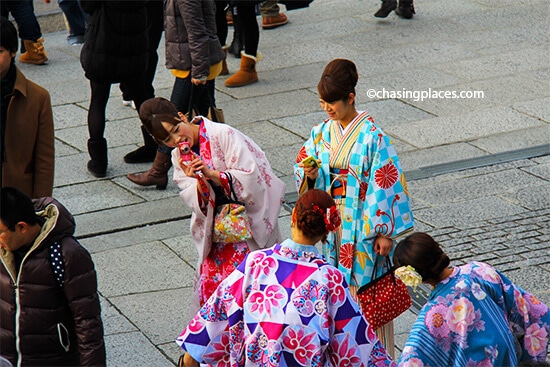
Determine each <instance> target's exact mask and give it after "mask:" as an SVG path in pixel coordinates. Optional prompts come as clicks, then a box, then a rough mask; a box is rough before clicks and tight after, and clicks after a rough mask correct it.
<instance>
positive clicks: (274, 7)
mask: <svg viewBox="0 0 550 367" xmlns="http://www.w3.org/2000/svg"><path fill="white" fill-rule="evenodd" d="M280 10H281V8H280V7H279V1H278V0H266V1H264V2H263V3H261V4H260V14H262V17H276V16H277V15H279V11H280Z"/></svg>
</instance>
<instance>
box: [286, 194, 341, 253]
mask: <svg viewBox="0 0 550 367" xmlns="http://www.w3.org/2000/svg"><path fill="white" fill-rule="evenodd" d="M314 206H317V210H316V209H314ZM332 206H336V203H335V202H334V199H332V197H331V196H330V195H329V194H327V193H326V192H325V191H323V190H319V189H312V190H308V191H306V192H305V193H304V194H303V195H302V196H300V198H299V199H298V201H297V202H296V205H295V207H294V208H295V211H296V212H295V219H296V226H297V228H298V229H299V230H300V231H301V232H302V233H303V234H304V236H306V237H307V238H310V239H315V238H318V237H321V241H322V242H325V241H326V239H327V234H328V232H329V231H328V230H327V225H326V223H325V215H323V213H326V212H327V209H328V208H330V207H332ZM319 209H320V210H319Z"/></svg>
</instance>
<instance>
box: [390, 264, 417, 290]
mask: <svg viewBox="0 0 550 367" xmlns="http://www.w3.org/2000/svg"><path fill="white" fill-rule="evenodd" d="M395 276H397V277H398V278H399V279H401V280H402V281H403V283H405V285H406V286H408V287H412V288H413V289H414V290H415V291H416V287H417V286H418V285H419V284H420V283H422V276H421V275H420V274H418V272H417V271H416V270H415V268H413V267H412V266H410V265H407V266H401V267H399V268H397V269H395Z"/></svg>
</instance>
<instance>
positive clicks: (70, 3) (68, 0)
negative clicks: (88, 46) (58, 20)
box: [58, 0, 87, 46]
mask: <svg viewBox="0 0 550 367" xmlns="http://www.w3.org/2000/svg"><path fill="white" fill-rule="evenodd" d="M58 4H59V7H60V8H61V10H62V11H63V14H65V17H66V18H67V22H68V23H69V28H70V30H69V36H68V37H67V41H68V42H69V44H70V45H71V46H72V45H79V44H82V43H84V33H85V31H86V18H87V15H86V13H84V11H83V10H82V8H81V7H80V3H79V2H78V0H58Z"/></svg>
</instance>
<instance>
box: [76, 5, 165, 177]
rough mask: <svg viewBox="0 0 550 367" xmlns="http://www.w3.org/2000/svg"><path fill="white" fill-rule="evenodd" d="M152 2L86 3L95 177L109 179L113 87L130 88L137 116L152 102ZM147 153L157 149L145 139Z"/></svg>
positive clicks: (83, 57)
mask: <svg viewBox="0 0 550 367" xmlns="http://www.w3.org/2000/svg"><path fill="white" fill-rule="evenodd" d="M146 3H147V1H145V0H141V1H131V0H119V1H117V0H109V1H100V0H81V1H80V5H81V7H82V9H83V10H84V11H85V12H86V13H88V14H89V18H88V24H87V26H86V34H85V42H84V45H83V46H82V50H81V52H80V63H81V64H82V68H83V69H84V74H85V76H86V78H88V79H89V80H90V87H91V92H92V93H91V99H90V108H89V110H88V132H89V134H90V138H89V139H88V153H89V154H90V158H91V160H90V161H89V162H88V171H90V173H91V174H92V175H94V176H95V177H105V176H106V174H107V163H108V157H107V141H106V140H105V138H104V136H103V135H104V132H105V109H106V107H107V102H108V101H109V95H110V91H111V84H115V83H121V82H122V83H124V85H125V87H126V89H127V90H128V91H129V92H130V94H131V95H132V97H133V99H134V103H135V105H136V108H137V110H138V111H139V107H140V106H141V103H142V102H143V101H145V100H146V99H148V98H151V97H153V96H148V95H147V91H146V87H145V86H146V71H147V59H148V33H147V11H146ZM143 139H144V143H145V146H146V147H147V148H146V150H147V151H150V153H151V154H152V156H154V155H155V152H156V149H157V147H158V146H157V144H155V142H154V140H153V139H152V138H151V137H150V136H149V134H146V133H143Z"/></svg>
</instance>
